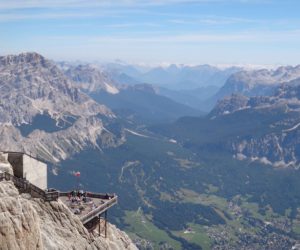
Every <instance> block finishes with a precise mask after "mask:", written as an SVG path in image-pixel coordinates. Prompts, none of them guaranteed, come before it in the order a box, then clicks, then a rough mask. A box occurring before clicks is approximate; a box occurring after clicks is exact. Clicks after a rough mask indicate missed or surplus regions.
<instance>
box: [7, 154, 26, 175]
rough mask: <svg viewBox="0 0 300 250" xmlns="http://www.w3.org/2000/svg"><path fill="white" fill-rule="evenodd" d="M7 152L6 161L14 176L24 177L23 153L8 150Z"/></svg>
mask: <svg viewBox="0 0 300 250" xmlns="http://www.w3.org/2000/svg"><path fill="white" fill-rule="evenodd" d="M7 154H8V157H7V159H8V161H9V163H10V164H11V165H12V167H13V171H14V176H16V177H19V178H24V174H23V154H22V153H15V152H9V153H7Z"/></svg>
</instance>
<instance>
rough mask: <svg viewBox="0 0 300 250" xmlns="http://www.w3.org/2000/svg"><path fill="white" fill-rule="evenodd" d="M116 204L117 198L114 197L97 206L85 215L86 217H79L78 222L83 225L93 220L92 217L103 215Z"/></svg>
mask: <svg viewBox="0 0 300 250" xmlns="http://www.w3.org/2000/svg"><path fill="white" fill-rule="evenodd" d="M117 203H118V196H115V197H113V198H111V199H109V200H107V202H105V203H104V204H102V205H100V206H98V207H97V208H96V209H94V210H92V211H90V212H89V213H87V214H86V215H84V216H82V217H80V220H81V221H82V223H83V224H85V223H87V222H89V221H90V220H91V219H93V218H94V217H96V216H98V215H101V214H103V213H104V212H105V211H106V210H107V209H109V208H111V207H112V206H114V205H115V204H117Z"/></svg>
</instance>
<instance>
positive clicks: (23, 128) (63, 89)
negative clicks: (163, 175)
mask: <svg viewBox="0 0 300 250" xmlns="http://www.w3.org/2000/svg"><path fill="white" fill-rule="evenodd" d="M0 87H1V92H0V140H1V147H2V148H3V149H5V150H10V151H22V152H23V151H25V152H30V153H31V154H33V155H35V156H39V157H40V158H42V159H44V160H47V161H51V162H59V161H60V160H65V159H67V158H68V157H69V156H71V155H73V154H76V153H78V152H80V151H81V150H82V149H84V148H86V147H92V148H99V149H102V148H107V147H114V146H117V145H119V144H120V143H122V138H120V136H116V133H112V132H110V124H112V123H114V122H115V119H116V116H115V115H114V114H113V112H112V111H111V110H109V109H108V108H107V107H106V106H104V105H100V104H98V103H97V102H95V101H94V100H92V99H91V98H90V97H89V96H88V95H86V94H85V93H83V92H82V91H80V89H79V88H77V87H76V84H74V83H73V82H72V81H71V80H70V79H68V78H67V77H66V76H65V75H64V73H63V72H62V71H61V70H60V69H59V68H58V67H57V66H56V65H55V64H54V63H53V62H51V61H50V60H47V59H46V58H44V57H43V56H41V55H39V54H37V53H23V54H19V55H10V56H2V57H1V56H0ZM117 132H118V135H119V134H121V131H120V130H119V131H117Z"/></svg>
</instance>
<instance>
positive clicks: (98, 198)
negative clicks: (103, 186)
mask: <svg viewBox="0 0 300 250" xmlns="http://www.w3.org/2000/svg"><path fill="white" fill-rule="evenodd" d="M3 180H7V181H12V182H13V183H14V184H15V186H16V187H17V188H18V189H19V191H20V192H21V193H29V194H30V195H31V196H32V197H34V198H41V199H43V200H44V201H47V202H51V201H57V200H58V199H59V200H61V201H62V202H63V203H64V204H65V205H66V206H67V207H68V208H69V209H70V210H71V211H72V212H73V213H74V214H76V215H77V216H79V218H80V220H81V222H82V224H83V225H84V226H85V227H86V228H87V229H88V231H89V232H92V231H93V230H94V229H96V227H97V225H98V226H99V233H100V234H101V232H102V230H101V229H102V228H104V230H105V237H106V236H107V211H108V209H110V208H111V207H112V206H114V205H116V204H117V203H118V196H117V195H115V194H101V193H92V192H84V193H83V194H82V195H73V196H72V191H70V192H60V191H58V190H56V189H45V190H43V189H41V188H39V187H37V186H35V185H34V184H32V183H30V182H29V181H28V180H26V179H24V178H18V177H16V176H14V175H11V174H9V173H7V172H4V173H0V181H3ZM103 224H104V225H103Z"/></svg>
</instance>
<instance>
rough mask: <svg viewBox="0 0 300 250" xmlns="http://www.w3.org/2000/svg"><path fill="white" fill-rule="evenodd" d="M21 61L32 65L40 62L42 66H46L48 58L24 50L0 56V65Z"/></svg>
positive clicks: (20, 62) (19, 62)
mask: <svg viewBox="0 0 300 250" xmlns="http://www.w3.org/2000/svg"><path fill="white" fill-rule="evenodd" d="M22 63H29V64H32V65H38V64H40V65H42V66H46V65H47V64H48V63H49V60H47V59H46V58H45V57H43V56H42V55H40V54H38V53H36V52H24V53H21V54H18V55H7V56H1V57H0V65H2V66H4V65H12V64H22Z"/></svg>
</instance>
